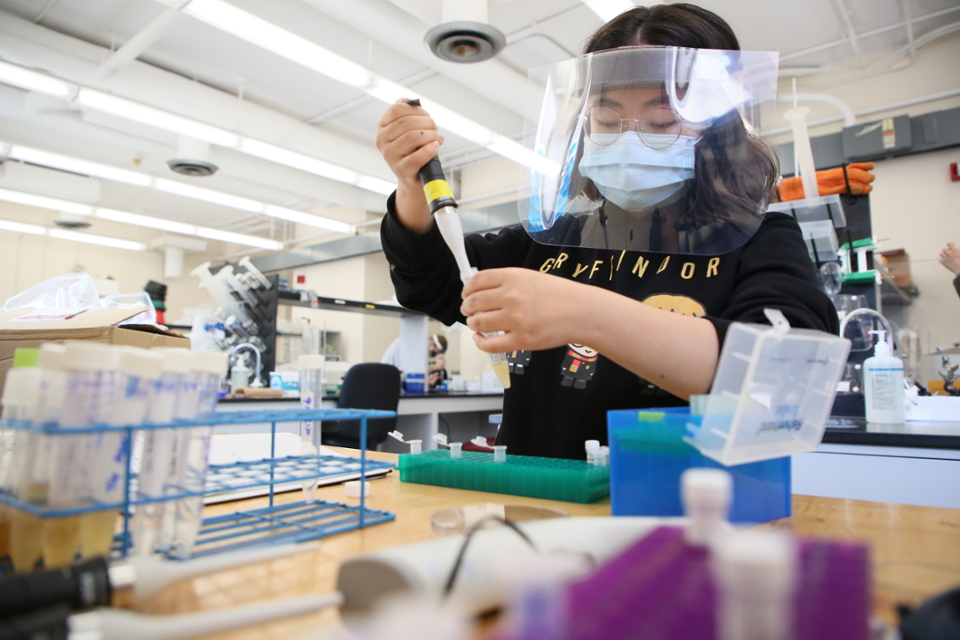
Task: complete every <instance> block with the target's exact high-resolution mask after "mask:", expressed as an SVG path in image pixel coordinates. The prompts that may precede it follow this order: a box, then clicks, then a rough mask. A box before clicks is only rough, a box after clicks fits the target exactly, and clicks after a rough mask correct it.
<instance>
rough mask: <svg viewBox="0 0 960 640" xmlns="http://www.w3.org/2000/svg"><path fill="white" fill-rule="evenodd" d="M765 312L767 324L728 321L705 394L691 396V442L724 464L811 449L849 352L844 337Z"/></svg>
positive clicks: (821, 429)
mask: <svg viewBox="0 0 960 640" xmlns="http://www.w3.org/2000/svg"><path fill="white" fill-rule="evenodd" d="M766 314H767V317H768V318H769V319H770V320H771V323H772V325H773V326H765V325H753V324H743V323H736V322H735V323H733V324H731V325H730V328H729V329H728V331H727V337H726V340H725V341H724V344H723V350H722V351H721V353H720V362H719V364H718V365H717V373H716V376H715V377H714V380H713V387H712V389H711V390H710V395H708V396H699V397H694V398H693V399H691V400H692V402H691V406H693V407H694V411H693V413H696V414H702V419H701V420H700V421H699V423H698V424H693V423H691V425H690V432H691V437H690V438H689V442H690V443H691V444H692V445H693V446H695V447H696V448H697V449H699V450H700V451H701V452H702V453H703V454H704V455H705V456H707V457H709V458H712V459H714V460H716V461H717V462H721V463H723V464H726V465H737V464H743V463H745V462H754V461H757V460H767V459H771V458H778V457H781V456H788V455H791V454H794V453H803V452H807V451H813V450H815V449H816V448H817V446H818V445H819V444H820V440H821V439H822V438H823V431H824V429H825V428H826V423H827V418H828V417H829V415H830V410H831V408H832V407H833V399H834V396H835V395H836V390H837V382H838V381H839V380H840V376H841V374H842V373H843V369H844V366H845V365H846V362H847V354H848V353H849V351H850V341H849V340H845V339H843V338H838V337H837V336H834V335H831V334H828V333H824V332H822V331H811V330H806V329H791V328H790V325H789V323H788V322H787V320H786V319H785V318H784V316H783V314H782V313H780V312H779V311H776V310H769V309H768V310H766ZM700 409H702V411H701V410H700Z"/></svg>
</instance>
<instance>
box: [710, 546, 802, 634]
mask: <svg viewBox="0 0 960 640" xmlns="http://www.w3.org/2000/svg"><path fill="white" fill-rule="evenodd" d="M796 565H797V549H796V544H795V543H794V541H793V540H792V539H791V538H790V537H789V536H788V535H786V534H784V533H779V532H768V531H740V532H737V533H734V534H731V535H729V536H724V537H722V538H718V539H717V540H716V544H714V545H713V571H714V576H715V581H716V585H717V631H718V633H717V638H718V640H786V639H787V638H789V637H790V636H791V633H792V631H793V593H794V590H795V588H796V579H797V575H796V574H797V568H796Z"/></svg>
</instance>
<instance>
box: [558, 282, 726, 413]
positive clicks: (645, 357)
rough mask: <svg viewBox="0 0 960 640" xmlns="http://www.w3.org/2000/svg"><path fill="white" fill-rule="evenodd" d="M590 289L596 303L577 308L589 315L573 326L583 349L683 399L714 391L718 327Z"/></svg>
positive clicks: (698, 319) (717, 354)
mask: <svg viewBox="0 0 960 640" xmlns="http://www.w3.org/2000/svg"><path fill="white" fill-rule="evenodd" d="M588 290H589V291H588V292H584V293H585V295H587V296H588V297H590V298H592V300H590V301H589V303H587V304H582V303H578V304H577V307H578V308H579V309H582V310H583V311H582V312H581V313H579V314H578V315H577V317H576V319H575V320H574V322H573V323H572V327H571V329H572V331H573V334H574V335H577V336H581V335H582V336H583V338H582V344H586V345H587V346H589V347H591V348H593V349H596V350H597V351H598V352H600V353H601V354H603V355H604V356H606V357H607V358H609V359H610V360H613V361H614V362H616V363H617V364H619V365H620V366H622V367H624V368H625V369H628V370H629V371H632V372H633V373H636V374H637V375H638V376H641V377H642V378H644V379H645V380H647V381H648V382H650V383H652V384H655V385H657V386H658V387H660V388H662V389H664V390H665V391H668V392H670V393H672V394H674V395H676V396H678V397H681V398H685V399H687V398H689V397H690V396H691V395H693V394H700V393H707V392H708V391H709V390H710V385H711V384H712V382H713V376H714V373H715V372H716V369H717V361H718V358H719V353H720V345H719V342H718V339H717V332H716V329H715V328H714V326H713V323H711V322H710V321H709V320H706V319H704V318H694V317H691V316H682V315H679V314H676V313H671V312H669V311H664V310H662V309H657V308H655V307H651V306H649V305H646V304H643V303H642V302H638V301H636V300H632V299H630V298H627V297H625V296H622V295H620V294H617V293H614V292H611V291H608V290H605V289H600V288H598V287H588ZM597 309H602V310H603V312H602V313H597V312H596V310H597ZM579 341H580V340H579V339H578V342H579Z"/></svg>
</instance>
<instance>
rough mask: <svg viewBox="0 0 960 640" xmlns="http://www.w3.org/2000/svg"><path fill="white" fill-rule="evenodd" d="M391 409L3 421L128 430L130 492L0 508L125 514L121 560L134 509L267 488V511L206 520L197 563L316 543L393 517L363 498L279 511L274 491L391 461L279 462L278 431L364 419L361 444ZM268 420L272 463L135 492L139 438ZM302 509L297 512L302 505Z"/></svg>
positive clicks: (10, 501)
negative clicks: (89, 422)
mask: <svg viewBox="0 0 960 640" xmlns="http://www.w3.org/2000/svg"><path fill="white" fill-rule="evenodd" d="M395 415H396V413H395V412H392V411H380V410H373V409H364V410H360V409H286V410H276V409H274V410H261V411H237V412H227V413H223V414H218V415H217V416H215V417H213V418H208V419H204V420H179V421H176V422H172V423H166V424H140V425H127V426H112V425H94V426H89V427H78V428H70V429H64V428H61V427H58V426H57V425H38V424H33V423H28V422H17V421H12V420H0V429H13V430H16V431H26V432H32V433H37V434H45V435H49V436H53V437H60V436H68V437H69V436H77V435H84V434H97V433H101V434H102V433H109V432H124V433H125V434H126V438H125V443H124V446H125V453H126V459H125V463H126V474H125V478H124V481H125V491H124V495H125V496H126V498H125V499H124V500H122V501H119V502H113V503H107V502H101V503H93V504H85V505H83V506H76V507H71V508H52V507H49V506H43V505H36V504H31V503H27V502H23V501H21V500H19V499H17V498H16V497H14V496H13V495H11V494H10V493H9V492H4V491H2V490H0V504H6V505H9V506H11V507H13V508H15V509H19V510H21V511H25V512H27V513H30V514H32V515H34V516H37V517H40V518H59V517H67V516H75V515H82V514H86V513H92V512H97V511H106V510H110V509H115V510H118V511H120V512H121V513H122V516H123V532H122V533H120V534H118V536H117V544H116V545H115V552H116V553H117V554H118V555H119V556H121V557H123V556H126V555H127V553H128V552H129V550H130V545H131V538H130V519H131V516H132V514H133V510H134V507H136V506H137V505H143V504H148V503H155V502H167V501H171V500H180V499H183V498H189V497H192V496H203V495H211V494H223V493H225V492H232V491H237V490H242V489H249V488H253V487H263V486H269V488H270V491H269V506H268V507H267V508H264V509H256V510H252V511H239V512H237V513H234V514H230V515H228V516H219V517H217V518H211V519H207V520H204V523H203V527H202V528H201V530H200V537H199V539H198V543H197V546H196V549H197V550H196V552H195V553H194V554H193V555H192V557H197V556H198V555H208V554H210V553H218V552H221V551H227V550H230V549H236V548H238V547H243V546H252V545H262V544H278V543H282V542H288V541H292V540H297V541H301V540H310V539H313V538H319V537H323V536H328V535H332V534H335V533H341V532H344V531H349V530H351V529H357V528H362V527H366V526H369V525H372V524H378V523H381V522H386V521H388V520H392V519H393V518H394V515H393V514H391V513H389V512H386V511H375V510H371V509H367V508H366V504H365V498H364V497H363V496H361V497H360V500H359V505H358V506H347V505H342V504H338V503H329V502H324V501H320V500H318V501H316V502H311V503H296V504H295V505H280V506H278V505H275V504H274V487H275V486H277V485H279V484H288V483H291V482H300V481H303V480H309V479H312V478H327V477H332V476H342V475H354V476H356V475H359V476H360V477H365V476H366V474H367V473H368V472H370V471H373V470H378V469H380V470H382V469H391V468H393V465H392V464H390V463H387V462H381V461H376V460H368V459H367V456H366V451H365V450H361V451H360V457H359V458H350V457H344V456H327V455H301V456H289V457H282V458H278V457H276V456H275V446H276V438H275V436H276V425H277V423H278V422H293V421H336V420H360V429H361V440H360V441H361V442H365V441H366V430H367V420H368V419H369V418H386V417H393V416H395ZM263 422H269V423H270V425H271V439H270V442H271V445H270V446H271V451H270V457H269V458H264V459H262V460H256V461H250V462H236V463H232V464H222V465H210V467H209V470H208V472H207V476H206V482H205V486H204V489H203V491H188V490H185V489H183V488H182V487H178V486H175V485H173V486H171V485H167V486H166V491H167V493H166V494H165V495H163V496H162V497H151V496H146V495H143V494H140V493H139V492H138V491H137V478H136V476H135V475H134V474H133V472H132V469H131V466H132V446H133V445H132V443H133V440H134V432H136V431H148V430H153V429H182V428H190V427H200V426H217V425H235V424H251V423H263ZM296 505H299V507H297V508H296V509H294V508H293V507H296Z"/></svg>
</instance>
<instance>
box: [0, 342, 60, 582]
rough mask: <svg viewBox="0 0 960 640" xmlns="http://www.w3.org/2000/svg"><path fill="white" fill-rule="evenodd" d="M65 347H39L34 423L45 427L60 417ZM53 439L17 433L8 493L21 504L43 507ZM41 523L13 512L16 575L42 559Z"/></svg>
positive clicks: (17, 511) (28, 515) (44, 345)
mask: <svg viewBox="0 0 960 640" xmlns="http://www.w3.org/2000/svg"><path fill="white" fill-rule="evenodd" d="M65 354H66V347H64V346H63V345H60V344H53V343H45V344H42V345H40V355H39V358H38V365H39V368H40V389H39V395H38V398H37V411H36V413H35V416H34V417H35V421H36V422H38V423H43V424H48V423H56V422H57V421H58V420H59V418H60V407H61V405H62V403H63V393H64V388H65V385H66V378H67V374H66V371H64V369H63V366H64V359H65ZM54 439H55V438H53V437H50V436H47V435H44V434H40V433H27V432H20V433H19V434H18V435H17V436H16V444H15V447H16V459H15V460H14V463H15V464H14V466H13V468H12V474H13V482H12V486H11V490H12V491H13V493H14V495H16V496H17V498H18V499H19V500H21V501H23V502H26V503H28V504H33V505H37V506H42V505H45V504H46V502H47V494H48V488H49V480H50V478H49V462H50V456H51V455H52V453H53V452H52V447H53V441H54ZM42 537H43V521H42V520H41V519H40V518H39V517H37V516H35V515H32V514H30V513H28V512H26V511H20V510H14V511H13V512H12V514H11V521H10V559H11V561H12V562H13V566H14V569H15V570H16V571H17V572H24V571H30V570H32V569H33V568H34V566H35V565H36V563H37V562H39V561H40V559H41V557H42V556H43V546H42V544H41V539H42Z"/></svg>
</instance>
